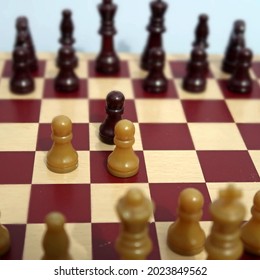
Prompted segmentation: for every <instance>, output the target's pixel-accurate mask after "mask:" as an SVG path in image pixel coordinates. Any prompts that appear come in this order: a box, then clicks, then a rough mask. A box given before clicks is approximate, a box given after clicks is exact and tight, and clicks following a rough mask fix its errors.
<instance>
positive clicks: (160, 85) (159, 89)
mask: <svg viewBox="0 0 260 280" xmlns="http://www.w3.org/2000/svg"><path fill="white" fill-rule="evenodd" d="M149 61H150V64H149V73H148V76H147V77H146V78H145V79H144V80H143V89H144V90H145V91H147V92H150V93H163V92H166V91H167V88H168V80H167V79H166V77H165V75H164V63H165V53H164V51H163V50H162V49H161V48H153V49H151V50H150V54H149Z"/></svg>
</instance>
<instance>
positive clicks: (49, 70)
mask: <svg viewBox="0 0 260 280" xmlns="http://www.w3.org/2000/svg"><path fill="white" fill-rule="evenodd" d="M58 72H59V69H58V67H57V66H56V60H49V61H47V62H46V70H45V78H51V79H54V78H55V77H56V76H57V75H58ZM75 74H76V75H77V76H78V78H81V79H86V77H87V62H86V60H78V66H77V67H76V68H75Z"/></svg>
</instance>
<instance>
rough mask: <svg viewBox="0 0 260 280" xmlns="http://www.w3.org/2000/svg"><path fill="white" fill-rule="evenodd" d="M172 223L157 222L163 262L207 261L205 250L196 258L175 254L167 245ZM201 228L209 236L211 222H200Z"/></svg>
mask: <svg viewBox="0 0 260 280" xmlns="http://www.w3.org/2000/svg"><path fill="white" fill-rule="evenodd" d="M171 224H172V223H170V222H156V224H155V226H156V231H157V236H158V243H159V249H160V254H161V259H162V260H205V259H206V258H207V253H206V251H205V250H203V251H202V252H201V253H199V254H197V255H195V256H181V255H179V254H177V253H175V252H173V251H172V250H171V249H170V248H169V247H168V245H167V232H168V228H169V226H170V225H171ZM200 226H201V228H202V229H203V230H204V232H205V234H206V236H208V234H209V232H210V228H211V222H200Z"/></svg>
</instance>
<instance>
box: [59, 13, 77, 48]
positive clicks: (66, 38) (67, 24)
mask: <svg viewBox="0 0 260 280" xmlns="http://www.w3.org/2000/svg"><path fill="white" fill-rule="evenodd" d="M71 16H72V12H71V10H68V9H66V10H63V11H62V20H61V23H60V32H61V37H60V40H59V42H60V43H61V44H62V45H66V46H72V45H73V44H74V42H75V39H74V38H73V31H74V24H73V22H72V18H71Z"/></svg>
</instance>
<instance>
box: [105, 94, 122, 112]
mask: <svg viewBox="0 0 260 280" xmlns="http://www.w3.org/2000/svg"><path fill="white" fill-rule="evenodd" d="M124 102H125V97H124V95H123V93H122V92H121V91H111V92H109V93H108V95H107V98H106V103H107V107H108V108H109V109H111V110H121V109H122V108H123V106H124Z"/></svg>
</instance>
